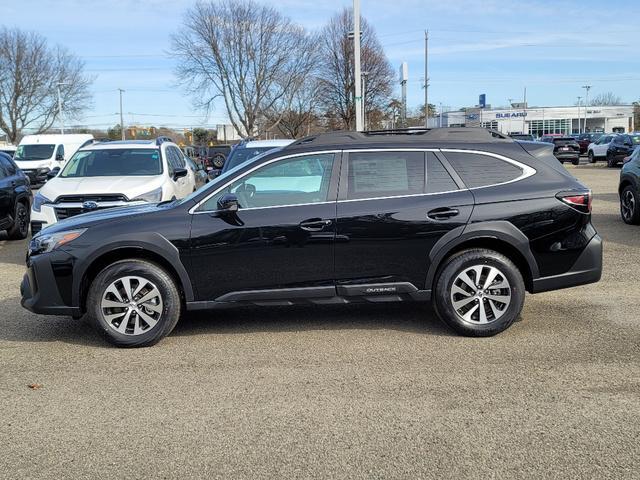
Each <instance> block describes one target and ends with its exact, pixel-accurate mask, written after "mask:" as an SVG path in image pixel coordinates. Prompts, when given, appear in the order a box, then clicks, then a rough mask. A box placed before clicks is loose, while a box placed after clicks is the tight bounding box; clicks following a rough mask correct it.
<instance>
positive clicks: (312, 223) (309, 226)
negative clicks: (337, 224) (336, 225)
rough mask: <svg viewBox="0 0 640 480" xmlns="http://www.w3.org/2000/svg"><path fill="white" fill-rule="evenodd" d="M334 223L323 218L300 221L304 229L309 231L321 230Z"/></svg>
mask: <svg viewBox="0 0 640 480" xmlns="http://www.w3.org/2000/svg"><path fill="white" fill-rule="evenodd" d="M332 223H333V221H332V220H323V219H322V218H310V219H309V220H304V221H302V222H300V224H299V226H300V228H301V229H302V230H306V231H308V232H319V231H320V230H322V229H323V228H324V227H328V226H329V225H331V224H332Z"/></svg>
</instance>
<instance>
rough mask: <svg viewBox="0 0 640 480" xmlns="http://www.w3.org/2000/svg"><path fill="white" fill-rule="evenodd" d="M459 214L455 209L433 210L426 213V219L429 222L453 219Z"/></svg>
mask: <svg viewBox="0 0 640 480" xmlns="http://www.w3.org/2000/svg"><path fill="white" fill-rule="evenodd" d="M459 214H460V210H458V209H457V208H447V207H444V208H434V209H433V210H431V211H429V213H427V217H428V218H430V219H431V220H446V219H447V218H451V217H455V216H456V215H459Z"/></svg>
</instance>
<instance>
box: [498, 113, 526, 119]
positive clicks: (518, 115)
mask: <svg viewBox="0 0 640 480" xmlns="http://www.w3.org/2000/svg"><path fill="white" fill-rule="evenodd" d="M526 116H527V112H513V113H496V118H523V117H526Z"/></svg>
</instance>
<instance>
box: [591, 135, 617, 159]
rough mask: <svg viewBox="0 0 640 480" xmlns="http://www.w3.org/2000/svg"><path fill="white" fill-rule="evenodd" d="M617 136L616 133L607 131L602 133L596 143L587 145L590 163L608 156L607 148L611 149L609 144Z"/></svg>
mask: <svg viewBox="0 0 640 480" xmlns="http://www.w3.org/2000/svg"><path fill="white" fill-rule="evenodd" d="M616 136H617V135H616V134H615V133H607V134H604V135H602V136H601V137H600V138H599V139H598V140H596V141H595V142H594V143H590V144H589V146H588V147H587V155H588V157H589V163H596V161H597V160H598V159H599V158H605V157H606V156H607V150H609V145H610V144H611V142H613V139H614V138H616Z"/></svg>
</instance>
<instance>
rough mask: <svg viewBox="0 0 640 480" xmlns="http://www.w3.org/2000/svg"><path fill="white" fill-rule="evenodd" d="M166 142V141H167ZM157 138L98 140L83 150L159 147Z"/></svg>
mask: <svg viewBox="0 0 640 480" xmlns="http://www.w3.org/2000/svg"><path fill="white" fill-rule="evenodd" d="M165 143H166V142H165ZM158 147H159V145H158V144H157V143H156V141H155V140H116V141H113V142H96V143H92V144H91V145H87V146H86V147H84V148H82V149H81V150H108V149H116V148H158Z"/></svg>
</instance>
